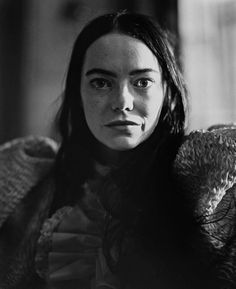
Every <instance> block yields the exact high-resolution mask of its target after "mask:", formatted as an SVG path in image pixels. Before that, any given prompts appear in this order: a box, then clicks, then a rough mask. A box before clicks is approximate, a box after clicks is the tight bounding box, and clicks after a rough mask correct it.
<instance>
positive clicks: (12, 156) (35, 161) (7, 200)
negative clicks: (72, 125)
mask: <svg viewBox="0 0 236 289" xmlns="http://www.w3.org/2000/svg"><path fill="white" fill-rule="evenodd" d="M56 153H57V143H56V142H55V141H54V140H52V139H50V138H47V137H41V136H28V137H23V138H17V139H14V140H11V141H9V142H7V143H4V144H2V145H1V146H0V212H1V214H0V226H1V224H2V223H3V221H4V220H5V219H6V217H7V216H8V215H9V214H10V212H12V211H13V210H14V208H15V206H16V204H18V203H19V202H20V200H22V199H23V198H24V197H25V196H26V194H27V193H28V192H29V191H30V190H31V189H32V188H33V187H35V186H36V185H37V184H38V182H39V181H40V180H42V179H43V178H44V177H46V176H47V175H48V174H49V172H50V171H51V169H52V167H53V164H54V161H55V157H56Z"/></svg>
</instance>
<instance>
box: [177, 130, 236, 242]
mask: <svg viewBox="0 0 236 289" xmlns="http://www.w3.org/2000/svg"><path fill="white" fill-rule="evenodd" d="M174 177H175V179H176V181H177V184H178V185H179V187H180V188H181V192H182V193H183V194H184V198H185V199H186V200H187V203H188V205H189V207H190V208H191V210H192V212H193V214H194V215H195V216H196V218H197V220H198V221H199V223H200V224H202V225H203V227H204V229H205V230H206V231H207V232H209V234H210V235H211V236H212V237H211V243H212V244H213V245H214V246H216V247H220V246H223V245H224V244H225V241H226V240H227V239H229V238H230V237H231V234H232V233H233V231H232V229H233V227H235V223H236V221H235V220H236V206H235V201H234V200H235V197H236V127H235V126H231V125H230V126H217V127H214V128H211V129H209V130H198V131H193V132H191V133H190V134H189V135H187V136H186V137H185V140H184V141H183V143H182V145H181V146H180V148H179V151H178V153H177V156H176V159H175V162H174ZM214 236H215V237H214Z"/></svg>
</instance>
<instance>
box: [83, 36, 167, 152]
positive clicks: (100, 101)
mask: <svg viewBox="0 0 236 289" xmlns="http://www.w3.org/2000/svg"><path fill="white" fill-rule="evenodd" d="M81 97H82V104H83V109H84V114H85V118H86V121H87V124H88V127H89V129H90V131H91V132H92V134H93V135H94V136H95V138H96V139H97V140H98V141H100V142H101V143H102V144H104V145H105V146H106V147H108V148H110V149H113V150H118V151H124V150H129V149H133V148H135V147H136V146H138V145H139V144H140V143H142V142H143V141H145V140H146V139H147V138H148V137H149V136H150V135H151V134H152V132H153V130H154V129H155V127H156V125H157V123H158V119H159V115H160V111H161V107H162V103H163V98H164V91H163V85H162V82H161V73H160V68H159V64H158V62H157V59H156V57H155V55H154V54H153V53H152V52H151V50H150V49H149V48H148V47H147V46H146V45H145V44H144V43H143V42H141V41H140V40H137V39H135V38H132V37H130V36H126V35H124V34H118V33H111V34H107V35H105V36H102V37H101V38H99V39H98V40H96V41H95V42H94V43H93V44H92V45H91V46H90V47H89V48H88V50H87V52H86V55H85V60H84V65H83V68H82V76H81Z"/></svg>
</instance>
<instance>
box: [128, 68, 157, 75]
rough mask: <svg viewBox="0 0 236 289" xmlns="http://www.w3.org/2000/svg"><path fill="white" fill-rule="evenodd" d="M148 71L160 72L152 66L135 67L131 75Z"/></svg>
mask: <svg viewBox="0 0 236 289" xmlns="http://www.w3.org/2000/svg"><path fill="white" fill-rule="evenodd" d="M147 72H155V73H159V71H157V70H155V69H152V68H143V69H135V70H132V71H131V72H130V75H136V74H142V73H147Z"/></svg>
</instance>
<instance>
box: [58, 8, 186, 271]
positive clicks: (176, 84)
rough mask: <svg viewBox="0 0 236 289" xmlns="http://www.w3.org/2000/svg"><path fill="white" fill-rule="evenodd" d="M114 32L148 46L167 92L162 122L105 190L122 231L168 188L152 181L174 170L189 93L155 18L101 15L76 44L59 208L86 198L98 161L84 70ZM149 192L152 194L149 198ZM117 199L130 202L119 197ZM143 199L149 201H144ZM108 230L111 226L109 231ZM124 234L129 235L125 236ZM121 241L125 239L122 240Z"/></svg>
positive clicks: (65, 105) (62, 124)
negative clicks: (114, 188) (85, 103)
mask: <svg viewBox="0 0 236 289" xmlns="http://www.w3.org/2000/svg"><path fill="white" fill-rule="evenodd" d="M112 32H118V33H121V34H125V35H128V36H131V37H133V38H136V39H138V40H140V41H142V42H143V43H144V44H146V45H147V47H148V48H149V49H150V50H151V51H152V52H153V54H154V55H155V56H156V58H157V60H158V63H159V65H160V69H161V75H162V82H163V87H164V92H165V96H164V102H163V106H162V111H161V114H160V118H159V122H158V124H157V126H156V128H155V130H154V132H153V133H152V135H151V136H150V137H149V139H148V140H147V141H145V142H144V143H142V144H141V145H139V146H138V147H137V148H135V149H134V150H133V152H132V157H131V158H130V160H129V161H127V162H126V163H125V164H123V166H122V167H119V168H118V169H117V170H116V171H115V172H112V174H111V176H110V178H107V181H106V182H104V185H103V187H102V196H101V198H102V199H103V200H104V206H105V208H106V209H107V211H108V212H109V214H110V216H112V215H116V216H118V218H119V217H120V220H121V219H122V220H121V221H120V224H121V227H122V226H123V227H127V226H128V225H127V224H128V223H129V222H128V219H132V220H133V219H134V218H130V214H131V212H133V210H132V209H131V208H132V207H133V206H135V208H138V210H139V211H140V204H142V205H143V207H145V208H150V204H151V203H152V204H153V201H154V195H156V192H154V191H155V190H156V187H158V186H159V189H160V187H163V186H164V185H163V186H162V185H159V184H158V185H157V184H156V183H157V182H156V180H155V181H153V180H154V179H155V178H156V177H157V176H158V174H161V175H165V174H166V172H167V171H168V170H169V167H170V165H171V162H172V160H173V158H174V156H175V154H176V151H177V149H178V146H179V144H180V142H181V140H182V137H183V135H184V129H185V104H186V88H185V84H184V81H183V78H182V74H181V72H180V69H179V67H178V65H177V62H176V58H175V55H174V53H173V49H172V46H171V45H170V42H169V38H168V34H167V33H166V32H164V31H163V30H162V29H161V28H160V27H159V25H158V24H157V23H156V22H155V21H154V20H152V19H151V18H150V17H148V16H144V15H141V14H131V13H127V12H118V13H112V14H106V15H102V16H100V17H98V18H96V19H94V20H92V21H91V22H90V23H88V24H87V25H86V26H85V27H84V28H83V30H82V31H81V32H80V34H79V35H78V37H77V39H76V41H75V44H74V47H73V51H72V55H71V60H70V63H69V68H68V73H67V78H66V85H65V92H64V97H63V101H62V105H61V109H60V112H59V117H58V126H59V132H60V135H61V146H60V149H59V152H58V155H57V159H56V170H55V171H56V198H55V200H56V201H55V202H54V209H56V208H58V207H59V206H61V205H63V204H65V203H67V204H73V202H75V200H77V201H78V200H79V199H80V198H81V197H82V195H83V192H82V191H81V189H80V188H81V185H82V184H83V183H84V182H85V180H86V179H87V178H88V177H89V176H90V175H91V174H92V172H91V164H92V161H93V159H94V158H95V159H96V158H98V156H97V154H96V145H97V144H98V143H97V140H95V138H94V137H93V136H92V134H91V133H90V131H89V128H88V126H87V123H86V121H85V117H84V112H83V108H82V105H81V95H80V81H81V70H82V67H83V62H84V59H85V54H86V51H87V49H88V48H89V47H90V45H91V44H92V43H93V42H95V41H96V40H97V39H98V38H100V37H101V36H103V35H106V34H109V33H112ZM161 178H162V177H160V179H161ZM114 181H115V182H116V184H117V185H118V187H119V192H118V193H117V194H116V193H114V194H112V192H111V191H110V183H111V182H114ZM154 183H155V186H153V184H154ZM159 183H160V182H159ZM162 183H164V180H163V179H162ZM154 187H155V188H154ZM149 188H150V190H149ZM144 189H145V191H148V192H149V193H148V194H144V191H143V190H144ZM160 190H161V189H160ZM108 194H109V197H108ZM118 195H122V196H125V197H124V198H120V197H117V196H118ZM144 195H145V196H146V197H143V196H144ZM111 196H113V197H114V198H113V197H111ZM112 198H113V199H112ZM107 200H108V201H107ZM118 203H119V204H122V205H120V206H118V207H119V209H121V211H122V213H117V212H118V211H119V210H116V209H114V210H113V207H114V206H115V207H117V204H118ZM114 204H115V205H114ZM137 204H138V205H137ZM136 205H137V206H136ZM141 209H142V208H141ZM147 210H148V209H147ZM134 211H135V210H134ZM134 215H135V214H134ZM132 224H134V223H132ZM109 225H110V222H108V227H109ZM111 231H112V230H110V232H111ZM121 231H122V230H121ZM123 232H124V230H123V231H122V233H121V234H120V236H121V235H122V234H123ZM114 236H116V235H115V234H114ZM114 236H111V235H105V238H104V239H105V241H106V242H104V244H105V248H104V251H105V252H108V253H107V254H106V256H108V259H109V249H110V247H112V244H111V242H110V241H111V240H113V239H114V238H113V237H114ZM117 239H119V240H121V239H122V238H119V236H118V237H117ZM120 244H121V243H120ZM110 257H111V256H110ZM110 259H111V258H110ZM110 264H111V262H110ZM111 267H112V266H111Z"/></svg>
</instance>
